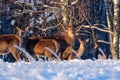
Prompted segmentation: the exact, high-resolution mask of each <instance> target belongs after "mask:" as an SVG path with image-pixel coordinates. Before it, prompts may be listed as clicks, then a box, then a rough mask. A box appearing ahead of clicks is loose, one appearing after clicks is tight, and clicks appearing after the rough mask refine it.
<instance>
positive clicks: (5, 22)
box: [0, 0, 120, 62]
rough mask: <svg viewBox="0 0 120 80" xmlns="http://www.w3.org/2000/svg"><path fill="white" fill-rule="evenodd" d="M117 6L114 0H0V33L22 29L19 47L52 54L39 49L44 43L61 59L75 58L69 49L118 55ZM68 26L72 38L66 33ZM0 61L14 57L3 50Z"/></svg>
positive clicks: (90, 56) (87, 55)
mask: <svg viewBox="0 0 120 80" xmlns="http://www.w3.org/2000/svg"><path fill="white" fill-rule="evenodd" d="M22 1H23V2H22ZM119 7H120V3H119V2H118V3H115V2H114V0H0V36H2V35H3V34H4V35H8V34H14V35H16V34H18V30H17V29H16V28H17V27H18V28H20V29H21V30H24V31H25V33H26V34H25V35H26V37H23V36H22V37H20V38H21V39H22V40H23V42H22V46H21V47H22V48H25V49H26V50H27V51H28V52H29V53H30V54H31V55H34V54H38V55H39V54H40V55H45V56H47V57H48V58H52V59H53V58H56V57H55V56H53V55H51V54H50V53H49V51H46V50H44V49H43V47H48V48H50V49H52V50H53V51H55V50H57V48H59V50H58V52H59V53H58V54H57V55H58V56H59V57H60V59H61V60H70V59H73V58H76V57H77V56H75V55H73V52H72V51H71V50H72V49H74V50H75V51H76V52H78V53H80V54H78V56H80V57H81V59H92V60H95V59H98V58H99V56H98V55H99V54H101V55H102V56H101V57H106V58H105V59H115V58H117V59H119V58H120V55H119V53H120V52H119V17H120V14H119V13H120V11H119V10H120V8H119ZM115 10H118V11H117V12H116V11H115ZM26 28H28V29H26ZM69 28H71V30H72V32H73V36H74V38H73V37H69ZM71 34H72V33H71ZM21 35H22V34H21ZM70 36H71V35H70ZM1 39H2V38H1ZM41 39H42V40H41ZM53 39H54V40H55V41H54V40H53ZM79 39H80V40H79ZM81 40H82V41H83V42H82V41H81ZM87 40H88V41H87ZM6 42H7V40H6ZM8 43H9V42H8ZM50 43H51V44H50ZM83 43H84V44H83ZM0 44H1V43H0ZM19 44H20V43H19ZM39 44H41V45H42V46H40V45H39ZM43 44H45V45H43ZM50 45H52V46H50ZM63 45H64V46H63ZM56 46H57V48H56ZM82 47H83V48H82ZM0 48H1V47H0ZM8 48H9V47H8ZM8 48H6V50H7V49H8ZM37 48H40V49H41V50H40V51H42V50H43V51H42V52H40V51H39V50H37ZM8 50H9V49H8ZM1 51H2V49H1V50H0V52H1ZM100 51H101V52H103V53H104V54H105V55H103V53H101V52H100ZM8 52H9V51H8ZM32 53H34V54H32ZM42 53H44V54H42ZM71 53H72V54H71ZM20 55H22V54H20ZM22 56H23V55H22ZM24 56H25V55H24ZM2 57H3V56H1V58H2ZM33 57H34V58H35V59H36V60H38V59H37V58H36V56H35V55H34V56H33ZM40 57H41V56H40ZM4 61H9V62H13V61H15V59H14V57H13V56H12V54H7V56H5V58H4Z"/></svg>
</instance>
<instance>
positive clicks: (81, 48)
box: [77, 43, 85, 56]
mask: <svg viewBox="0 0 120 80" xmlns="http://www.w3.org/2000/svg"><path fill="white" fill-rule="evenodd" d="M84 51H85V47H84V44H83V43H81V44H80V46H79V48H78V50H77V53H78V55H79V56H82V55H83V53H84Z"/></svg>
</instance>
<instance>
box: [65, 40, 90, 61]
mask: <svg viewBox="0 0 120 80" xmlns="http://www.w3.org/2000/svg"><path fill="white" fill-rule="evenodd" d="M78 41H79V43H80V45H79V48H78V49H77V50H76V52H77V55H76V54H75V53H73V52H72V53H71V54H69V56H68V58H67V60H71V59H74V58H78V57H81V56H82V55H83V54H84V51H85V44H86V43H88V42H89V39H87V40H86V41H83V40H81V39H78ZM66 49H67V48H66ZM68 50H69V49H68Z"/></svg>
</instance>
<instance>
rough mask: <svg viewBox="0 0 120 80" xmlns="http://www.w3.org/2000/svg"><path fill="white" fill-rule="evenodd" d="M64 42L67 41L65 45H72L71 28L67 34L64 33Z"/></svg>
mask: <svg viewBox="0 0 120 80" xmlns="http://www.w3.org/2000/svg"><path fill="white" fill-rule="evenodd" d="M65 40H66V41H67V43H69V44H70V45H72V46H73V45H74V35H73V30H72V27H70V28H69V29H68V30H67V32H66V36H65Z"/></svg>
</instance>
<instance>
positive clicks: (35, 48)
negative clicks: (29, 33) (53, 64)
mask: <svg viewBox="0 0 120 80" xmlns="http://www.w3.org/2000/svg"><path fill="white" fill-rule="evenodd" d="M24 42H27V43H26V46H25V48H26V50H27V51H28V52H29V53H30V54H31V55H32V56H33V57H34V58H35V59H37V58H36V55H39V56H40V57H41V56H46V57H48V58H50V59H52V60H53V59H54V58H55V57H54V55H53V54H52V53H51V52H50V51H49V50H47V49H46V48H45V47H47V48H49V49H51V50H52V51H53V52H55V51H56V50H57V49H59V44H58V42H56V41H55V40H54V39H41V38H39V37H31V38H27V39H26V41H24Z"/></svg>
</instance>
